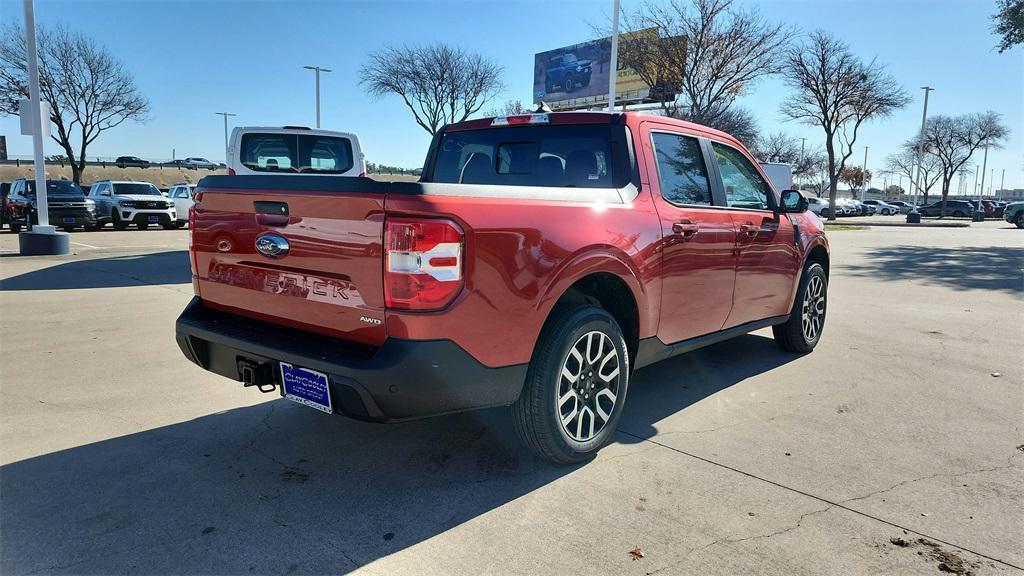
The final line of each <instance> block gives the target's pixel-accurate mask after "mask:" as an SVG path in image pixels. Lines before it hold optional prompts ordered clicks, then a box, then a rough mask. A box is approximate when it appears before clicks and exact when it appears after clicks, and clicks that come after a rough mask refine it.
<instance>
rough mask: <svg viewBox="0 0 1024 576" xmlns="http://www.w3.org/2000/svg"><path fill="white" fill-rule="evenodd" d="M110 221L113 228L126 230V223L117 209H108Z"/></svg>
mask: <svg viewBox="0 0 1024 576" xmlns="http://www.w3.org/2000/svg"><path fill="white" fill-rule="evenodd" d="M110 221H111V222H112V223H113V224H114V230H127V229H128V223H127V222H125V221H124V220H121V213H120V212H118V211H117V209H114V210H111V211H110Z"/></svg>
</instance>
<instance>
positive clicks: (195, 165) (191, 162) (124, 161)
mask: <svg viewBox="0 0 1024 576" xmlns="http://www.w3.org/2000/svg"><path fill="white" fill-rule="evenodd" d="M114 164H116V165H117V167H118V168H149V167H150V166H161V165H163V166H178V167H181V168H189V169H191V170H198V169H199V168H207V169H209V170H216V169H217V168H225V167H226V165H225V164H218V163H217V162H210V161H209V160H207V159H206V158H200V157H198V156H192V157H189V158H185V159H184V160H182V159H178V160H171V161H170V162H150V161H149V160H143V159H142V158H139V157H138V156H118V157H117V159H116V160H114Z"/></svg>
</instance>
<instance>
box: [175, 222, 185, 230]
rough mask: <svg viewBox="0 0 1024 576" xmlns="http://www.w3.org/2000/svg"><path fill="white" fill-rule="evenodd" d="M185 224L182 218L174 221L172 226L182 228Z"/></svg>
mask: <svg viewBox="0 0 1024 576" xmlns="http://www.w3.org/2000/svg"><path fill="white" fill-rule="evenodd" d="M185 224H186V222H185V221H184V220H178V221H177V222H175V223H174V227H175V228H184V227H185Z"/></svg>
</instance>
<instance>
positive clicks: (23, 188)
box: [5, 178, 96, 233]
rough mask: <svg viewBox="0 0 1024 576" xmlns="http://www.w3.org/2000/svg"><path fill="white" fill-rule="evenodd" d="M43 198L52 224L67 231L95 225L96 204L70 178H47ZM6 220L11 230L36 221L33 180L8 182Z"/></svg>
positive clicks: (19, 230)
mask: <svg viewBox="0 0 1024 576" xmlns="http://www.w3.org/2000/svg"><path fill="white" fill-rule="evenodd" d="M46 201H47V205H48V206H49V211H48V214H49V221H50V225H51V226H58V227H60V228H63V229H64V230H66V231H68V232H70V231H72V230H74V229H75V228H77V227H83V228H85V229H86V230H92V229H94V228H95V227H96V203H95V202H94V201H92V200H90V199H88V198H86V197H85V192H84V191H83V190H82V189H81V188H80V187H79V186H78V184H75V183H74V182H72V181H70V180H47V181H46ZM5 210H6V211H7V221H8V222H10V223H11V231H12V232H15V233H17V232H21V229H22V228H29V229H31V228H32V226H33V225H35V224H38V223H39V214H38V213H37V211H36V210H37V203H36V183H35V181H34V180H26V179H24V178H22V179H20V180H15V181H14V182H12V183H11V191H10V194H9V195H8V197H7V202H6V203H5Z"/></svg>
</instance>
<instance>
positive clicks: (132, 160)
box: [114, 156, 150, 168]
mask: <svg viewBox="0 0 1024 576" xmlns="http://www.w3.org/2000/svg"><path fill="white" fill-rule="evenodd" d="M114 163H115V164H117V167H118V168H128V167H129V166H133V167H135V168H149V167H150V162H149V160H143V159H142V158H139V157H138V156H118V157H117V160H114Z"/></svg>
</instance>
